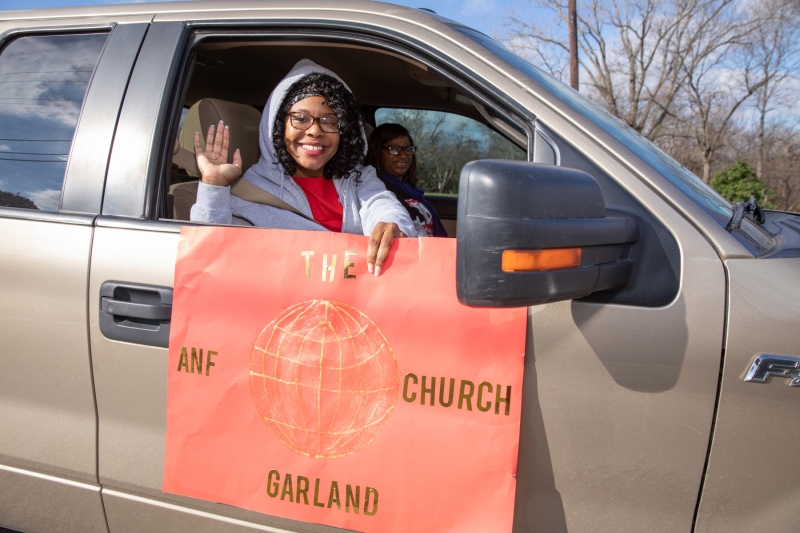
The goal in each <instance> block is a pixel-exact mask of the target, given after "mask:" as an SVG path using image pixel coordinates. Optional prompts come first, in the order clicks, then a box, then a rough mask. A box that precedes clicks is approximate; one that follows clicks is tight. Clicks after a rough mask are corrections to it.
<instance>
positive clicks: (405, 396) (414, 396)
mask: <svg viewBox="0 0 800 533" xmlns="http://www.w3.org/2000/svg"><path fill="white" fill-rule="evenodd" d="M410 379H413V380H414V385H416V384H417V383H419V380H418V379H417V376H415V375H414V374H406V377H405V379H404V380H403V399H404V400H405V401H407V402H408V403H411V402H413V401H414V400H416V399H417V393H416V392H412V393H411V396H409V395H408V381H409V380H410Z"/></svg>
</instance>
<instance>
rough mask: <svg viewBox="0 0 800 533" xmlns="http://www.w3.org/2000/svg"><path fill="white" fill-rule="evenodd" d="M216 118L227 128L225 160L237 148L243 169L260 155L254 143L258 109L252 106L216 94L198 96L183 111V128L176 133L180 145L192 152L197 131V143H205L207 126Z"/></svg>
mask: <svg viewBox="0 0 800 533" xmlns="http://www.w3.org/2000/svg"><path fill="white" fill-rule="evenodd" d="M220 120H222V121H224V122H225V125H226V126H228V129H229V131H230V145H229V147H230V148H229V152H228V162H229V163H232V162H233V152H234V151H235V150H236V149H237V148H238V149H239V150H240V151H241V154H242V170H243V171H244V170H247V169H248V168H250V167H251V166H253V165H254V164H255V163H256V162H257V161H258V159H259V157H261V150H260V149H259V147H258V127H259V125H260V124H261V113H260V112H259V111H258V110H257V109H256V108H254V107H252V106H249V105H245V104H237V103H235V102H228V101H225V100H218V99H216V98H204V99H202V100H199V101H198V102H196V103H195V104H194V105H193V106H192V107H190V108H189V111H188V112H187V113H186V118H185V119H184V121H183V128H182V129H181V132H180V135H179V136H178V142H179V143H180V146H181V148H184V149H186V150H188V151H190V152H192V153H194V133H195V132H199V133H200V144H201V146H203V147H205V143H206V132H208V127H209V126H211V125H214V126H216V125H217V124H218V123H219V121H220ZM190 174H193V173H191V172H190ZM195 177H197V176H195Z"/></svg>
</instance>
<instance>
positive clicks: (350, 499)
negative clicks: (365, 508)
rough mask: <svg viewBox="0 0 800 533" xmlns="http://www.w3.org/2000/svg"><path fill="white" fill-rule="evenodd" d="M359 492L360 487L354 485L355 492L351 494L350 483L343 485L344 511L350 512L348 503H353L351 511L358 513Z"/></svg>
mask: <svg viewBox="0 0 800 533" xmlns="http://www.w3.org/2000/svg"><path fill="white" fill-rule="evenodd" d="M359 492H361V487H359V486H358V485H356V494H355V496H353V489H352V488H351V487H350V485H345V489H344V510H345V512H346V513H349V512H350V504H351V503H352V504H353V512H354V513H356V514H358V505H359V501H360V500H361V496H360V494H359Z"/></svg>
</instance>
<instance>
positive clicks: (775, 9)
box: [751, 0, 800, 178]
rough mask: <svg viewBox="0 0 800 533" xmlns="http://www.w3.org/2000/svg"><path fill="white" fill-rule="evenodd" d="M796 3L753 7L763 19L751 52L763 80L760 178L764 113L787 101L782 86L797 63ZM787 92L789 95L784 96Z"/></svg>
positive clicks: (762, 158)
mask: <svg viewBox="0 0 800 533" xmlns="http://www.w3.org/2000/svg"><path fill="white" fill-rule="evenodd" d="M799 7H800V6H798V2H797V0H766V1H765V2H764V3H760V4H758V5H757V7H756V8H755V9H756V11H757V12H758V16H759V17H760V18H761V19H762V23H761V24H760V25H759V26H758V27H757V29H756V31H755V33H754V35H753V41H752V44H751V46H752V48H753V51H752V54H753V55H754V56H756V57H757V58H758V59H759V66H760V70H761V77H762V78H763V80H764V84H763V85H762V86H761V87H760V88H759V89H758V90H757V91H756V110H757V112H758V156H757V158H756V165H755V167H756V174H758V175H759V176H760V177H762V178H763V177H764V174H765V171H766V163H767V161H766V158H767V153H766V142H765V138H764V137H765V134H766V123H767V114H769V113H771V112H773V111H775V110H776V109H778V108H780V107H783V106H785V105H786V104H787V103H788V102H789V101H790V100H789V98H792V96H789V95H786V94H785V90H784V89H785V88H786V85H787V84H786V82H787V81H788V80H789V79H790V78H791V77H792V73H794V72H797V69H798V67H800V57H798V56H799V55H800V54H798V52H800V46H799V45H800V43H799V42H798V40H799V39H800V28H798V21H799V19H800V9H799ZM786 96H788V97H789V98H785V97H786ZM782 97H783V98H782ZM795 98H796V97H795ZM792 103H794V102H792ZM790 105H791V104H790Z"/></svg>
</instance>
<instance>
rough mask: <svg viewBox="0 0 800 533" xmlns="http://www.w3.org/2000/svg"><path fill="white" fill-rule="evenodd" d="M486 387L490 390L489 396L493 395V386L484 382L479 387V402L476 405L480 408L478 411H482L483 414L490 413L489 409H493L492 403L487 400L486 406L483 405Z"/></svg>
mask: <svg viewBox="0 0 800 533" xmlns="http://www.w3.org/2000/svg"><path fill="white" fill-rule="evenodd" d="M484 387H485V388H487V389H489V390H488V391H487V392H488V393H489V394H491V393H492V384H491V383H489V382H488V381H484V382H483V383H481V384H480V385H478V401H477V402H475V405H476V406H477V407H478V411H481V412H483V413H485V412H486V411H488V410H489V409H491V408H492V402H490V401H488V400H487V402H486V404H485V405H481V400H482V398H483V389H484Z"/></svg>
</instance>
